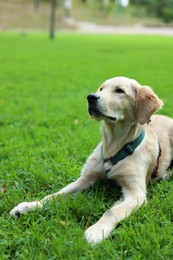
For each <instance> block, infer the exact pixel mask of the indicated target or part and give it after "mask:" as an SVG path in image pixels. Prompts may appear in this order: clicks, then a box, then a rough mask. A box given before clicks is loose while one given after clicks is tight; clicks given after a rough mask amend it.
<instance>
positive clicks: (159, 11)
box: [131, 0, 173, 22]
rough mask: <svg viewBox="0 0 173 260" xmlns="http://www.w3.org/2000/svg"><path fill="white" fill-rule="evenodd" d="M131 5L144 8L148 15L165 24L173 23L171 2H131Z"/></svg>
mask: <svg viewBox="0 0 173 260" xmlns="http://www.w3.org/2000/svg"><path fill="white" fill-rule="evenodd" d="M131 3H132V4H135V5H143V6H146V7H147V9H148V11H149V12H150V13H153V14H155V15H156V16H158V17H161V18H162V19H163V20H164V21H165V22H171V21H173V0H131Z"/></svg>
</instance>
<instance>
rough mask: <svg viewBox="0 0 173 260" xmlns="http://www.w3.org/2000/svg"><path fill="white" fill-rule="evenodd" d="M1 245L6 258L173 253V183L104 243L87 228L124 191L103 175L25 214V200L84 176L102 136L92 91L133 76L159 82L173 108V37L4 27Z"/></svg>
mask: <svg viewBox="0 0 173 260" xmlns="http://www.w3.org/2000/svg"><path fill="white" fill-rule="evenodd" d="M0 50H1V55H0V64H1V65H0V66H1V67H0V68H1V70H0V109H1V114H0V131H1V135H0V158H1V178H0V187H1V190H0V196H1V202H0V212H1V215H0V226H1V229H0V248H1V250H0V254H1V258H2V259H11V258H12V259H14V258H15V259H124V258H125V259H145V258H148V259H170V258H171V256H173V240H172V233H173V225H172V221H173V194H172V192H171V191H172V190H173V184H172V182H171V180H170V181H167V182H160V183H158V184H157V185H150V186H149V189H148V200H149V202H148V204H147V205H144V206H143V207H142V208H141V209H140V210H138V211H136V212H135V213H133V214H132V216H130V217H129V218H128V219H126V220H125V221H123V222H122V223H121V224H120V225H119V226H118V227H117V229H115V230H114V231H113V233H112V236H111V237H110V238H109V239H108V240H106V241H103V242H102V243H101V244H100V245H98V246H96V247H91V246H90V245H88V244H87V243H86V241H85V240H84V238H83V234H84V230H85V229H86V228H87V227H88V226H89V225H91V224H92V223H95V222H96V221H97V220H98V219H99V217H100V216H101V215H102V214H103V213H104V212H105V211H106V209H108V208H109V207H110V206H111V205H112V204H113V202H114V201H115V200H116V199H117V198H118V194H119V192H117V191H116V187H114V186H111V187H112V188H111V189H110V186H109V185H106V186H104V185H103V184H98V185H96V187H94V188H92V189H89V190H88V191H85V192H84V193H82V194H77V195H75V196H74V195H70V196H69V197H68V198H66V199H65V200H63V199H62V198H60V199H58V200H56V201H53V202H51V203H50V204H47V205H46V206H45V208H44V209H39V210H38V211H35V212H32V213H31V214H29V215H27V216H23V217H21V218H20V219H15V218H9V217H8V213H9V211H10V210H11V209H12V207H14V206H15V205H17V204H18V203H20V202H22V201H25V200H26V201H30V200H35V199H41V198H42V197H43V196H45V194H49V193H52V192H55V191H57V190H59V189H60V188H61V187H63V186H65V185H66V184H67V183H69V182H71V181H73V180H75V179H76V178H77V177H78V176H79V173H80V169H81V168H82V165H83V163H84V162H85V159H86V158H87V156H88V155H89V154H90V153H91V152H92V150H93V149H94V147H95V145H96V144H97V143H98V142H99V141H100V139H101V135H100V130H99V127H100V125H99V123H96V122H94V121H91V120H90V118H89V116H88V114H87V109H86V96H87V94H88V93H91V92H93V91H95V89H97V88H98V86H99V85H100V84H101V83H102V82H103V81H104V80H106V79H107V78H110V77H114V76H118V75H123V76H127V77H132V78H135V79H136V80H138V81H139V82H140V83H142V84H145V85H151V86H152V87H153V89H154V90H155V91H156V93H157V94H158V95H159V97H160V98H162V99H163V100H164V102H165V107H164V108H163V111H162V113H163V114H166V115H168V116H173V112H172V100H173V77H172V61H173V38H171V37H159V36H158V37H152V36H150V37H149V36H108V35H98V36H89V35H68V34H67V35H66V34H64V35H58V37H57V38H56V40H55V41H49V40H48V39H47V37H46V36H45V35H37V34H36V35H28V36H24V37H21V36H18V35H15V34H1V35H0Z"/></svg>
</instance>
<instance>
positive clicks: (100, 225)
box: [85, 194, 145, 244]
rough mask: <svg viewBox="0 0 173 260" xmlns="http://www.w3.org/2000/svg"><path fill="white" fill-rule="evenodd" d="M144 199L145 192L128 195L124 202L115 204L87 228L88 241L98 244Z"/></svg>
mask: <svg viewBox="0 0 173 260" xmlns="http://www.w3.org/2000/svg"><path fill="white" fill-rule="evenodd" d="M139 195H140V197H139ZM144 201H145V194H136V196H135V197H134V196H128V197H126V198H125V199H124V201H123V202H121V203H119V204H118V205H115V206H113V207H112V208H111V209H110V210H108V211H107V212H106V213H105V214H104V215H103V216H102V217H101V219H100V220H99V221H98V222H97V223H96V224H94V225H92V226H91V227H89V228H88V229H87V230H86V232H85V237H86V239H87V240H88V242H89V243H91V244H96V243H99V242H100V241H102V240H103V239H105V238H107V237H108V236H109V234H110V233H111V231H112V230H113V229H114V228H115V226H116V225H117V224H118V223H119V222H120V221H121V220H123V219H124V218H125V217H128V216H129V215H130V214H131V213H132V211H133V210H134V209H135V208H137V207H140V206H141V205H142V204H143V203H144Z"/></svg>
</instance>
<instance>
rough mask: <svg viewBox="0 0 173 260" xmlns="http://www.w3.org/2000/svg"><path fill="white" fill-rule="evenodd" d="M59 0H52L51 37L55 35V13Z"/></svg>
mask: <svg viewBox="0 0 173 260" xmlns="http://www.w3.org/2000/svg"><path fill="white" fill-rule="evenodd" d="M56 5H57V0H51V14H50V38H51V39H53V38H54V37H55V14H56Z"/></svg>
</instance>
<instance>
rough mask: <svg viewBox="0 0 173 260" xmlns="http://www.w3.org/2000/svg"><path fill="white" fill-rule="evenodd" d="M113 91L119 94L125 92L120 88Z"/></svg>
mask: <svg viewBox="0 0 173 260" xmlns="http://www.w3.org/2000/svg"><path fill="white" fill-rule="evenodd" d="M115 92H116V93H119V94H122V93H125V92H124V90H122V89H121V88H117V89H116V90H115Z"/></svg>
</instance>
